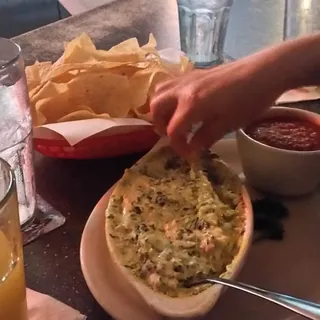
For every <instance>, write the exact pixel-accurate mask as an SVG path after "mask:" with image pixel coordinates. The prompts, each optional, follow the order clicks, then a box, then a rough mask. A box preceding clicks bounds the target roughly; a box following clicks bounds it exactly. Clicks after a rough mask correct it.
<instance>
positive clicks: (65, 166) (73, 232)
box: [14, 0, 318, 320]
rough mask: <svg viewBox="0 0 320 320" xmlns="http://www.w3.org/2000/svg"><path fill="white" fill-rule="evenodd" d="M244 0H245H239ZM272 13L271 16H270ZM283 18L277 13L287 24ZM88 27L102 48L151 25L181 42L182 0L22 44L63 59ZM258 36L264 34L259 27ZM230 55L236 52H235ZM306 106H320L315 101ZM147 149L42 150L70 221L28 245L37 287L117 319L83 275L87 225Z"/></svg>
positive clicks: (163, 38) (52, 197)
mask: <svg viewBox="0 0 320 320" xmlns="http://www.w3.org/2000/svg"><path fill="white" fill-rule="evenodd" d="M245 1H246V2H247V4H250V5H253V8H254V10H255V11H257V13H259V12H260V14H262V15H263V16H264V17H265V18H264V19H262V22H264V23H265V22H266V21H267V20H266V19H267V18H268V17H267V16H265V11H263V8H262V9H261V8H260V9H259V8H257V7H256V4H257V1H254V0H245ZM239 2H241V1H238V2H236V3H239ZM251 2H252V3H251ZM254 2H255V3H254ZM276 2H277V3H279V1H271V0H269V1H268V4H269V5H271V3H273V6H274V5H275V3H276ZM280 2H281V1H280ZM245 8H247V7H245V6H244V7H243V8H240V7H239V8H238V10H242V14H244V15H246V13H245V10H246V9H245ZM268 8H269V7H268ZM281 8H282V6H281ZM269 9H270V8H269ZM266 10H267V9H266ZM279 10H280V9H279ZM281 10H282V9H281ZM243 12H244V13H243ZM267 12H268V11H267ZM277 14H279V11H277ZM233 15H235V13H234V12H233ZM268 19H269V20H268V21H269V22H268V24H269V23H270V19H271V18H270V17H269V18H268ZM280 20H281V19H278V20H277V21H278V23H280V24H281V21H280ZM232 21H234V19H233V20H232ZM241 21H243V23H244V24H246V22H245V19H242V20H241V18H240V17H238V20H237V24H240V23H241ZM233 24H234V26H233V32H235V35H237V36H238V39H241V36H240V35H239V30H237V28H235V22H233ZM282 27H283V26H282V25H281V26H278V25H277V24H272V23H270V30H269V31H270V35H271V38H270V37H269V38H268V40H266V38H265V39H264V40H263V41H262V42H261V41H260V45H259V46H258V47H256V46H255V45H254V44H252V43H251V49H250V50H251V51H255V50H256V49H259V48H260V47H261V46H264V45H267V44H271V43H273V42H276V41H279V40H280V38H281V36H282V34H281V30H282V29H281V28H282ZM248 28H249V27H248ZM262 29H264V28H263V27H262V26H261V24H260V25H258V30H262ZM83 31H84V32H88V34H89V35H90V36H91V37H92V38H93V39H94V41H95V43H96V44H97V46H98V47H99V48H109V47H111V46H112V45H114V44H116V43H118V42H119V41H121V40H124V39H127V38H129V37H134V36H135V37H137V38H138V39H139V41H140V42H141V43H144V42H146V41H147V39H148V35H149V32H153V33H154V35H155V36H156V38H157V39H158V42H159V47H160V48H164V47H178V46H179V41H178V25H177V9H176V1H175V0H166V1H153V2H152V4H151V2H150V1H149V0H115V1H113V2H110V3H109V4H108V5H105V6H103V7H101V8H97V9H94V10H93V11H91V12H88V13H84V14H82V15H79V16H74V17H71V18H68V19H65V20H63V21H60V22H57V23H54V24H52V25H49V26H46V27H43V28H40V29H38V30H35V31H32V32H30V33H27V34H25V35H21V36H19V37H16V38H15V39H14V40H15V41H16V42H18V43H19V44H20V45H21V47H22V50H23V52H24V56H25V60H26V62H27V64H30V63H32V62H34V60H35V59H39V60H40V61H43V60H55V59H57V58H58V57H59V55H60V54H61V53H62V51H63V43H64V42H65V41H68V40H70V39H72V38H74V37H76V36H78V35H79V33H80V32H83ZM237 32H238V33H237ZM243 36H244V35H243ZM251 37H253V38H256V39H260V40H261V37H260V36H259V33H258V34H256V35H255V36H252V35H251ZM253 38H252V41H253V40H254V39H253ZM230 41H231V42H230ZM239 41H240V40H239ZM230 43H231V44H230ZM232 45H233V44H232V39H231V40H229V46H231V48H232ZM242 48H245V47H244V46H243V47H242ZM240 51H241V50H240ZM234 52H235V51H234ZM247 53H249V52H246V51H245V50H242V51H241V52H239V56H241V55H245V54H247ZM231 55H233V56H235V54H233V53H232V52H231ZM301 106H306V107H314V108H318V104H316V103H315V104H304V105H301ZM140 156H141V155H131V156H126V157H121V158H116V159H104V160H85V161H72V160H58V159H51V158H46V157H43V156H41V155H40V154H36V157H35V170H36V184H37V191H38V193H39V194H40V195H41V196H42V197H43V198H44V199H45V200H46V201H48V202H49V203H50V204H51V205H52V206H53V207H55V208H56V209H57V210H59V211H60V212H62V213H63V214H64V215H65V216H66V218H67V221H66V223H65V225H64V226H63V227H61V228H60V229H58V230H56V231H54V232H52V233H50V234H47V235H45V236H43V237H41V238H39V239H37V240H36V241H35V242H33V243H31V244H29V245H27V246H26V247H25V262H26V277H27V285H28V286H29V287H30V288H32V289H35V290H38V291H41V292H44V293H47V294H49V295H52V296H53V297H55V298H57V299H59V300H61V301H63V302H65V303H67V304H69V305H70V306H72V307H74V308H76V309H78V310H79V311H81V312H82V313H84V314H86V315H87V316H88V319H89V320H99V319H110V317H109V316H108V315H107V314H106V313H105V312H104V311H103V310H102V309H101V308H100V307H99V305H98V304H97V303H96V302H95V300H94V298H93V297H92V295H91V293H90V292H89V290H88V288H87V286H86V283H85V281H84V279H83V276H82V273H81V269H80V263H79V247H80V239H81V233H82V231H83V228H84V225H85V223H86V220H87V218H88V216H89V214H90V212H91V210H92V209H93V207H94V206H95V204H96V203H97V202H98V200H99V199H100V198H101V196H102V195H103V194H104V193H105V192H106V191H107V190H108V188H109V187H111V186H112V184H113V183H114V182H116V181H117V180H118V179H119V178H120V177H121V175H122V173H123V171H124V169H125V168H127V167H129V166H130V165H131V164H133V163H134V162H135V161H136V160H137V159H138V158H139V157H140ZM220 314H221V313H220ZM239 319H241V317H239ZM230 320H234V319H230Z"/></svg>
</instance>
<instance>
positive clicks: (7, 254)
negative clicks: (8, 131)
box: [0, 159, 28, 320]
mask: <svg viewBox="0 0 320 320" xmlns="http://www.w3.org/2000/svg"><path fill="white" fill-rule="evenodd" d="M0 319H1V320H4V319H7V320H27V319H28V316H27V303H26V285H25V276H24V265H23V251H22V236H21V231H20V221H19V213H18V200H17V192H16V183H15V178H14V174H13V171H12V170H11V168H10V166H9V165H8V163H7V162H6V161H4V160H3V159H0Z"/></svg>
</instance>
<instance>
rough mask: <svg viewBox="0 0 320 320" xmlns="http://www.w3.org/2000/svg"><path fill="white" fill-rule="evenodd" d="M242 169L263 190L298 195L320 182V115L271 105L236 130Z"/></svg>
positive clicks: (253, 183)
mask: <svg viewBox="0 0 320 320" xmlns="http://www.w3.org/2000/svg"><path fill="white" fill-rule="evenodd" d="M237 144H238V149H239V153H240V157H241V162H242V166H243V172H244V174H245V176H246V179H247V181H248V183H249V184H250V185H252V186H253V187H255V188H256V189H259V190H261V191H264V192H267V193H271V194H276V195H282V196H298V195H304V194H308V193H310V192H312V191H314V190H315V189H316V188H317V187H318V186H319V184H320V115H318V114H316V113H313V112H309V111H304V110H301V109H296V108H289V107H272V108H270V109H269V110H268V111H267V112H265V113H264V114H263V115H262V116H261V117H260V118H259V119H257V120H256V121H255V122H254V123H252V124H251V125H249V126H248V127H246V128H244V129H240V130H238V132H237Z"/></svg>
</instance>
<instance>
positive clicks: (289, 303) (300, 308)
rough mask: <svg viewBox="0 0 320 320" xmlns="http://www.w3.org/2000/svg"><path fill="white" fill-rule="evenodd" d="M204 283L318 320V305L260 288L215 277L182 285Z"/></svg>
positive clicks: (188, 286) (319, 311)
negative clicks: (238, 292)
mask: <svg viewBox="0 0 320 320" xmlns="http://www.w3.org/2000/svg"><path fill="white" fill-rule="evenodd" d="M206 283H213V284H221V285H223V286H226V287H231V288H234V289H237V290H240V291H243V292H246V293H249V294H252V295H254V296H257V297H260V298H262V299H265V300H268V301H271V302H273V303H276V304H278V305H280V306H282V307H284V308H286V309H289V310H291V311H293V312H295V313H297V314H300V315H302V316H303V317H305V318H306V319H312V320H320V304H318V303H315V302H311V301H307V300H303V299H299V298H296V297H292V296H289V295H286V294H282V293H277V292H272V291H269V290H265V289H262V288H257V287H254V286H251V285H248V284H245V283H241V282H236V281H232V280H228V279H222V278H217V277H210V278H204V279H191V280H187V281H186V282H185V284H184V285H185V287H187V288H190V287H192V286H197V285H201V284H206Z"/></svg>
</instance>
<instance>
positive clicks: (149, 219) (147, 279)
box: [107, 149, 243, 297]
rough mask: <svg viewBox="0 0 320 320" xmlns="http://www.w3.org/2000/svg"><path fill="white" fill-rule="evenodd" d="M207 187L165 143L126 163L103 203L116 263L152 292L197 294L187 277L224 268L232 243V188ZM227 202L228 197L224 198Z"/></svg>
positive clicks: (237, 228) (236, 232)
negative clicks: (136, 162)
mask: <svg viewBox="0 0 320 320" xmlns="http://www.w3.org/2000/svg"><path fill="white" fill-rule="evenodd" d="M216 188H219V192H216V191H217V190H215V186H214V185H212V182H211V181H209V179H208V176H207V174H206V172H204V171H203V170H196V171H194V170H192V169H190V167H189V165H188V164H187V163H186V162H185V161H184V160H182V159H180V158H178V157H177V156H175V155H174V153H173V152H172V151H171V149H165V150H164V151H163V150H162V152H161V153H156V154H155V155H154V156H153V157H152V158H151V159H149V160H148V161H147V163H145V164H144V165H141V164H139V165H137V166H134V167H133V168H131V169H128V170H126V172H125V174H124V176H123V178H122V180H121V181H120V183H119V184H118V186H117V189H116V192H115V193H114V195H113V196H112V199H111V201H110V204H109V208H108V210H107V219H108V222H107V223H108V224H109V226H110V228H109V230H111V232H110V234H109V235H110V237H111V238H112V239H113V242H114V245H115V246H116V250H117V255H118V256H119V259H120V261H121V263H122V264H123V265H124V266H125V267H126V268H127V269H128V271H129V272H131V273H132V274H134V275H135V276H136V277H138V278H139V279H141V280H142V281H143V282H144V283H145V284H146V285H148V286H150V287H151V288H153V289H154V290H156V291H158V292H162V293H164V294H167V295H169V296H172V297H177V296H185V295H191V294H197V293H198V292H200V291H202V290H204V289H205V288H206V287H207V286H201V287H194V288H191V289H186V288H185V287H184V283H185V281H186V280H188V279H190V278H195V277H200V276H206V275H221V274H223V273H224V272H226V268H227V266H228V265H229V264H230V263H231V262H232V260H233V259H234V257H235V255H236V254H237V252H238V250H239V246H240V240H241V235H242V233H243V216H242V215H241V212H240V211H241V210H240V211H239V209H238V208H237V207H236V206H233V205H230V202H228V203H225V201H224V200H225V198H224V199H223V200H222V199H221V194H223V195H224V196H226V197H227V198H228V199H229V200H230V199H231V200H232V201H233V202H234V203H237V201H239V195H237V194H234V193H233V192H232V191H230V190H229V189H227V188H225V186H224V185H222V186H217V187H216ZM232 201H231V203H232Z"/></svg>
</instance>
